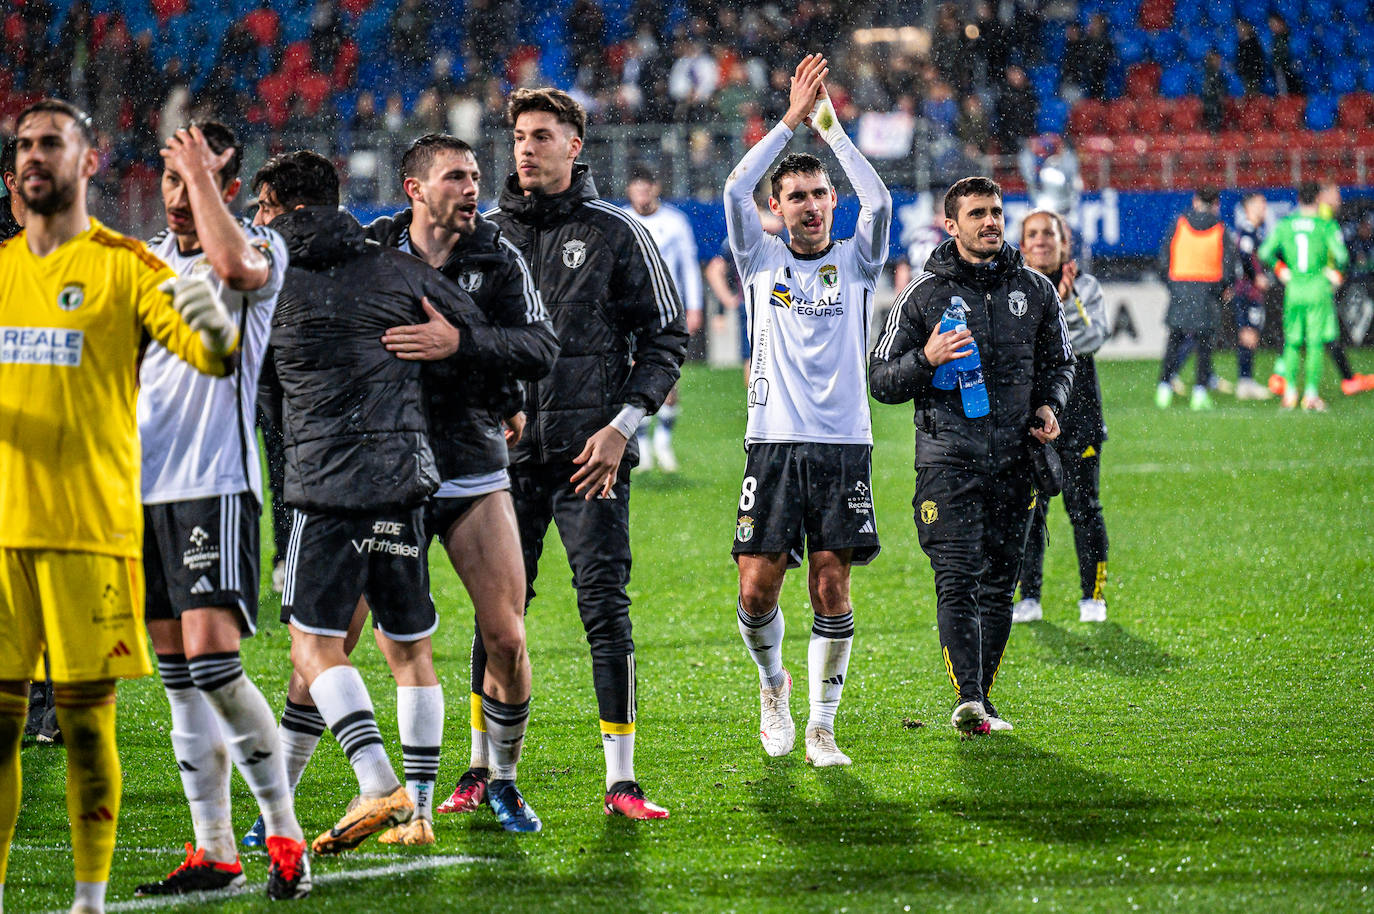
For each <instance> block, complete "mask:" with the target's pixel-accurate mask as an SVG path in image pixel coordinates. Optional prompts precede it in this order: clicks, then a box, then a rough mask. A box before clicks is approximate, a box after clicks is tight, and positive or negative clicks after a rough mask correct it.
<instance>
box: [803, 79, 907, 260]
mask: <svg viewBox="0 0 1374 914" xmlns="http://www.w3.org/2000/svg"><path fill="white" fill-rule="evenodd" d="M819 92H820V100H819V102H817V104H816V107H815V110H814V111H813V112H812V113H811V116H810V117H808V118H807V119H806V123H807V125H808V126H809V127H811V129H813V130H815V131H816V132H817V133H819V134H820V135H821V137H822V138H823V139H824V140H825V142H826V145H828V146H829V147H830V151H831V152H833V153H834V154H835V158H837V159H839V160H840V167H841V168H843V169H844V174H845V177H847V178H849V183H850V184H852V185H853V186H854V193H856V194H857V195H858V197H859V221H858V223H857V224H856V225H855V226H854V243H855V245H856V248H857V250H858V252H859V256H860V258H861V259H862V260H863V262H864V263H865V264H867V265H868V266H870V267H872V268H873V270H874V272H877V271H878V270H879V269H881V268H882V266H883V264H884V263H885V262H886V261H887V247H888V233H889V231H890V230H891V228H892V194H890V193H888V190H887V186H886V185H885V184H883V179H882V178H880V177H878V172H877V171H876V170H874V168H873V166H872V165H871V164H869V161H868V159H866V158H864V156H863V153H861V152H859V150H858V148H857V147H855V145H854V142H853V141H852V140H850V139H849V135H848V134H847V133H845V132H844V128H843V127H841V126H840V121H839V118H837V117H836V116H835V108H834V106H833V105H831V104H830V97H829V95H828V94H827V93H826V91H825V86H824V85H822V86H820V88H819Z"/></svg>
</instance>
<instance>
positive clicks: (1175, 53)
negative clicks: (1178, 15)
mask: <svg viewBox="0 0 1374 914" xmlns="http://www.w3.org/2000/svg"><path fill="white" fill-rule="evenodd" d="M1150 56H1151V57H1152V58H1153V59H1154V62H1155V63H1157V64H1161V65H1165V66H1167V65H1168V64H1171V63H1175V62H1177V61H1178V60H1179V59H1180V58H1182V57H1183V39H1182V38H1180V37H1179V36H1178V33H1177V32H1175V31H1172V30H1168V29H1166V30H1164V31H1160V32H1155V33H1154V34H1152V35H1151V36H1150Z"/></svg>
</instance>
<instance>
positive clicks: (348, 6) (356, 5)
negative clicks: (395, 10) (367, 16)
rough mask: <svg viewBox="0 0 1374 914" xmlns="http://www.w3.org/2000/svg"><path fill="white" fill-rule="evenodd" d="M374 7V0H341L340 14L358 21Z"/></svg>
mask: <svg viewBox="0 0 1374 914" xmlns="http://www.w3.org/2000/svg"><path fill="white" fill-rule="evenodd" d="M370 6H372V0H339V12H341V13H343V14H344V15H345V16H350V17H352V18H353V19H357V18H358V17H359V16H361V15H362V14H363V13H365V12H367V10H368V7H370Z"/></svg>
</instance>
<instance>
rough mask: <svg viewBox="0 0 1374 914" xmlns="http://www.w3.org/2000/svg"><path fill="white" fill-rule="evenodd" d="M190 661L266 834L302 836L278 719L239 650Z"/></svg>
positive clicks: (295, 839) (299, 837)
mask: <svg viewBox="0 0 1374 914" xmlns="http://www.w3.org/2000/svg"><path fill="white" fill-rule="evenodd" d="M190 666H191V679H192V680H194V681H195V683H196V688H197V689H199V690H200V693H201V694H202V695H204V696H205V700H206V701H208V702H209V703H210V707H211V709H212V710H213V711H214V712H215V717H216V718H217V720H218V721H219V727H220V732H221V733H222V734H224V735H225V737H226V738H225V745H226V746H227V747H228V749H229V757H230V758H232V759H233V760H234V765H235V766H236V767H237V768H238V770H239V774H241V775H243V779H244V780H245V781H247V782H248V789H249V790H251V791H253V797H254V799H256V800H257V801H258V808H259V809H260V810H261V811H262V820H263V824H264V825H265V826H266V828H267V834H268V835H280V836H282V837H284V838H290V839H291V840H293V841H302V840H304V839H305V834H304V833H303V832H302V831H301V826H300V823H299V822H297V821H296V810H295V804H294V803H293V802H292V798H291V789H290V787H289V786H288V785H287V781H286V763H285V760H284V759H283V758H282V749H281V739H280V737H278V736H277V721H276V719H275V718H274V717H273V716H272V709H271V708H269V707H268V706H267V699H265V698H263V697H262V692H260V691H258V687H257V686H255V685H253V683H252V681H251V680H249V678H248V677H247V676H245V675H244V672H243V663H242V661H241V660H240V658H239V655H238V652H234V653H233V654H212V655H206V656H202V657H192V658H191V660H190ZM207 686H208V687H207Z"/></svg>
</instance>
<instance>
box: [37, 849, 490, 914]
mask: <svg viewBox="0 0 1374 914" xmlns="http://www.w3.org/2000/svg"><path fill="white" fill-rule="evenodd" d="M352 859H355V860H356V859H358V858H357V855H352ZM489 862H490V861H489V860H486V859H484V858H482V857H469V856H467V855H462V856H446V857H424V858H421V859H418V860H407V861H405V862H403V863H393V864H391V865H390V866H376V867H372V868H371V869H366V870H340V871H339V872H337V873H322V874H318V875H312V877H311V882H312V883H313V885H315V886H321V885H329V884H330V883H334V882H352V881H356V880H358V879H374V878H377V877H380V876H400V875H403V874H405V873H413V872H416V871H417V870H435V869H440V868H441V867H446V866H460V865H463V864H470V863H489ZM266 888H267V883H265V882H260V883H257V884H255V885H251V886H245V887H244V888H242V889H237V890H235V891H232V892H214V893H212V894H203V895H162V896H158V897H155V898H135V899H133V900H132V901H117V902H115V903H114V904H107V905H106V906H105V910H106V911H107V912H109V914H114V912H117V911H152V910H156V909H157V908H169V907H173V906H175V905H187V904H196V905H207V904H218V903H219V902H221V901H227V900H228V899H231V898H237V897H239V896H241V895H249V894H252V893H255V892H256V893H258V894H262V893H263V892H264V891H266ZM66 911H67V909H66V908H61V909H60V910H56V911H51V912H49V914H66Z"/></svg>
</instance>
